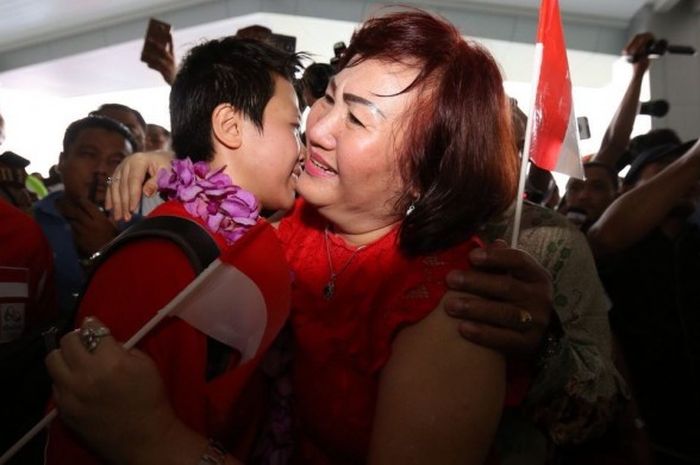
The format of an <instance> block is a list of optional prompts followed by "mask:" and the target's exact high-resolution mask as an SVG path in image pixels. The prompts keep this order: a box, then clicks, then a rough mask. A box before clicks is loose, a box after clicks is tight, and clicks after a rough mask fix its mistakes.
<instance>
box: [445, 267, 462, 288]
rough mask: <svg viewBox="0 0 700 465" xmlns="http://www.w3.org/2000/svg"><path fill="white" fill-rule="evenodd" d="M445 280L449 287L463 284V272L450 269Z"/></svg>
mask: <svg viewBox="0 0 700 465" xmlns="http://www.w3.org/2000/svg"><path fill="white" fill-rule="evenodd" d="M445 281H446V282H447V285H448V286H450V287H453V286H454V287H459V286H461V285H463V284H464V281H465V280H464V273H462V272H461V271H458V270H452V271H450V272H449V273H447V276H446V278H445Z"/></svg>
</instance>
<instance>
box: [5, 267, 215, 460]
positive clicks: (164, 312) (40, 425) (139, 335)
mask: <svg viewBox="0 0 700 465" xmlns="http://www.w3.org/2000/svg"><path fill="white" fill-rule="evenodd" d="M219 267H221V260H220V259H216V260H214V261H213V262H212V263H211V264H210V265H209V266H207V267H206V268H205V269H204V270H203V271H202V272H201V273H199V275H197V277H196V278H194V279H193V280H192V281H191V282H190V283H189V284H188V285H187V286H186V287H185V288H184V289H183V290H182V291H180V293H178V294H177V295H176V296H175V298H174V299H173V300H171V301H170V302H169V303H168V304H167V305H166V306H165V307H163V308H161V309H160V310H158V313H156V314H155V315H154V316H153V318H151V319H150V320H149V321H148V322H147V323H146V324H145V325H143V326H142V327H141V329H139V330H138V331H137V332H136V333H135V334H134V335H133V336H131V338H129V340H128V341H126V342H125V343H124V345H123V347H124V348H125V349H126V350H129V349H132V348H133V347H134V346H135V345H136V344H138V343H139V341H141V339H143V337H144V336H146V335H147V334H148V333H149V332H150V331H151V330H152V329H153V328H155V327H156V326H157V325H158V324H159V323H160V322H161V321H162V320H163V319H164V318H165V317H167V316H168V315H170V314H171V313H172V311H173V310H174V309H175V308H176V307H177V306H178V305H180V303H182V301H183V300H185V299H186V298H187V297H188V296H189V295H190V293H191V292H192V291H193V290H194V289H196V288H197V286H199V285H201V283H202V282H203V281H204V280H206V279H207V278H208V277H209V276H210V275H211V274H212V273H213V272H214V271H216V270H217V269H219ZM57 414H58V412H57V411H56V409H55V408H54V409H52V410H51V411H50V412H49V413H47V414H46V416H44V418H42V419H41V420H39V421H38V422H37V424H35V425H34V426H33V427H32V429H30V430H29V431H27V433H26V434H25V435H24V436H22V437H21V438H20V439H19V440H18V441H17V442H16V443H14V444H13V445H12V447H10V448H9V449H7V451H5V453H4V454H2V456H0V465H4V464H5V463H7V462H8V461H9V460H10V459H11V458H12V457H14V455H15V454H17V452H19V451H20V450H21V449H22V448H23V447H24V446H25V445H27V443H28V442H29V441H31V440H32V439H33V438H34V436H36V435H37V434H39V433H40V432H41V430H43V429H44V428H46V427H47V426H49V424H51V422H52V421H53V420H54V418H56V415H57Z"/></svg>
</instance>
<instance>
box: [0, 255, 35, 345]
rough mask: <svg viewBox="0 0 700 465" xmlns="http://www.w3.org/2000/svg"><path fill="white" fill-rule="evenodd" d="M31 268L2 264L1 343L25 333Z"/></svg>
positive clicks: (0, 298) (0, 268) (0, 296)
mask: <svg viewBox="0 0 700 465" xmlns="http://www.w3.org/2000/svg"><path fill="white" fill-rule="evenodd" d="M28 298H29V269H27V268H13V267H7V266H0V344H1V343H4V342H11V341H14V340H15V339H19V338H20V337H21V336H22V333H24V326H25V310H26V304H27V299H28Z"/></svg>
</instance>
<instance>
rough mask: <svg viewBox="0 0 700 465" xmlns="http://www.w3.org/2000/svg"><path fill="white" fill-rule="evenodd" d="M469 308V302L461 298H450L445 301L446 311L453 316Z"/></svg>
mask: <svg viewBox="0 0 700 465" xmlns="http://www.w3.org/2000/svg"><path fill="white" fill-rule="evenodd" d="M467 310H469V304H468V303H466V302H462V301H461V300H454V299H450V300H447V301H445V311H446V312H447V314H448V315H451V316H460V315H461V314H462V313H463V312H465V311H467Z"/></svg>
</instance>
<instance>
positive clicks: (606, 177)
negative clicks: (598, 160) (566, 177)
mask: <svg viewBox="0 0 700 465" xmlns="http://www.w3.org/2000/svg"><path fill="white" fill-rule="evenodd" d="M584 172H585V173H586V182H599V181H603V182H605V183H606V184H608V185H609V186H610V187H611V188H613V189H614V188H615V185H614V183H613V180H612V179H611V177H610V172H609V171H607V170H606V169H605V168H603V167H602V166H595V165H594V166H584Z"/></svg>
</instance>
